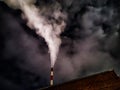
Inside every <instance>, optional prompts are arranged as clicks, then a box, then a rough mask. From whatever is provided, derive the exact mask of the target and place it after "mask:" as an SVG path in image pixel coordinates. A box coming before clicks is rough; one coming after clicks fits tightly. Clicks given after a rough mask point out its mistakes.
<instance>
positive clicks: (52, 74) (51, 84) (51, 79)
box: [50, 67, 54, 86]
mask: <svg viewBox="0 0 120 90" xmlns="http://www.w3.org/2000/svg"><path fill="white" fill-rule="evenodd" d="M53 76H54V73H53V67H51V71H50V86H53Z"/></svg>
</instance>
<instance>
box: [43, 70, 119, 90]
mask: <svg viewBox="0 0 120 90" xmlns="http://www.w3.org/2000/svg"><path fill="white" fill-rule="evenodd" d="M42 90H120V78H119V77H118V76H117V75H116V73H115V72H114V71H107V72H103V73H99V74H96V75H93V76H88V77H85V78H82V79H77V80H73V81H70V82H66V83H63V84H60V85H55V86H50V87H47V88H44V89H42Z"/></svg>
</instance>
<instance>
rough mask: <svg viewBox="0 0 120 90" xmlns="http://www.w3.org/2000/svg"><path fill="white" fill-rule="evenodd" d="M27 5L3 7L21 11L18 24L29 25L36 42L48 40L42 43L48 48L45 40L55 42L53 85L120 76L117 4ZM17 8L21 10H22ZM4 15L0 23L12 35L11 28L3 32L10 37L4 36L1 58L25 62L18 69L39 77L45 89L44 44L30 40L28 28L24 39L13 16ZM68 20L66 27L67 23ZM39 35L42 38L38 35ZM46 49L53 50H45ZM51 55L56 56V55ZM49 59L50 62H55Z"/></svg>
mask: <svg viewBox="0 0 120 90" xmlns="http://www.w3.org/2000/svg"><path fill="white" fill-rule="evenodd" d="M18 1H19V0H18ZM29 1H30V0H28V1H23V2H22V3H21V2H17V0H16V1H14V0H13V1H12V0H6V1H5V2H6V3H7V2H9V3H8V5H9V6H10V7H12V8H14V9H18V8H19V9H21V10H22V18H23V19H25V20H27V25H28V26H29V27H30V28H31V29H32V30H34V29H35V32H36V33H37V34H38V35H39V36H42V37H43V38H47V39H45V40H46V42H49V41H48V37H47V36H49V35H50V36H52V38H51V39H49V40H52V41H50V43H52V44H54V43H56V42H57V41H58V42H59V43H58V42H57V43H58V44H57V45H56V44H55V48H57V49H56V50H58V46H60V44H61V46H60V50H59V54H58V57H57V59H58V60H57V61H56V64H55V66H54V67H55V69H54V70H55V72H54V73H55V74H54V75H55V78H54V80H55V81H54V83H55V84H59V83H63V82H66V81H69V80H72V79H75V78H81V77H85V76H88V75H91V74H95V73H98V72H103V71H108V70H112V69H114V70H115V71H116V73H117V74H118V75H120V69H119V68H120V66H119V64H120V55H119V53H120V48H119V46H120V45H119V44H120V43H119V42H120V24H119V23H120V19H119V16H120V13H119V0H57V1H58V2H59V3H58V2H56V1H54V0H51V1H53V3H52V4H51V2H49V3H45V2H44V1H46V2H48V1H47V0H44V1H42V0H37V4H36V2H34V1H30V2H29ZM10 2H11V4H10ZM12 2H15V3H16V4H13V3H12ZM115 2H117V4H115ZM17 3H18V5H17ZM12 4H13V5H12ZM21 5H22V7H20V6H21ZM63 11H64V12H65V13H64V12H63ZM15 12H17V11H15ZM9 13H12V12H9ZM28 14H29V15H28ZM66 14H67V17H66ZM1 15H2V14H1ZM7 15H8V14H7ZM7 15H3V16H4V19H5V20H1V21H3V22H4V21H6V24H5V25H6V27H8V26H7V25H9V26H12V28H11V29H12V30H8V29H9V28H10V27H8V28H7V29H6V28H5V29H3V30H1V31H3V32H5V31H4V30H6V31H7V32H8V31H9V32H10V35H9V34H8V33H7V32H6V33H5V35H4V37H6V36H7V37H6V38H7V39H8V41H7V40H6V41H5V49H4V48H3V49H4V53H3V54H4V55H5V56H4V57H5V58H11V57H17V58H19V59H20V60H23V61H24V64H23V63H20V62H17V64H18V65H19V66H20V67H21V68H24V69H27V70H29V71H32V72H34V73H36V74H37V75H39V76H41V77H42V78H43V79H42V80H43V82H44V81H46V82H47V84H46V82H44V83H45V84H44V85H46V86H47V85H49V68H50V67H49V64H50V62H49V54H48V52H47V46H46V43H45V42H44V40H43V39H41V38H40V37H39V39H38V37H37V36H34V35H33V32H34V31H33V32H32V35H31V34H29V33H30V32H31V31H28V30H31V29H30V28H29V29H28V30H26V31H28V32H27V33H26V32H25V31H24V30H25V29H26V28H25V27H22V26H21V25H16V24H20V22H19V20H18V21H16V22H15V20H16V17H17V16H14V19H13V18H12V19H9V18H10V17H9V16H7ZM33 16H35V17H33ZM59 16H60V17H59ZM66 18H67V22H65V20H66ZM7 21H8V22H7ZM20 21H22V20H20ZM22 22H25V21H22ZM13 24H15V26H14V25H13ZM65 26H66V28H65V30H64V29H63V28H64V27H65ZM13 27H14V30H13ZM21 27H22V28H21ZM15 29H17V30H15ZM42 30H43V31H45V33H42ZM61 30H62V31H61ZM63 31H64V32H63ZM46 32H47V33H46ZM19 33H20V34H19ZM60 34H61V35H60ZM14 35H16V36H14ZM35 35H36V34H35ZM0 36H1V35H0ZM50 36H49V37H50ZM9 37H11V38H9ZM18 37H19V38H18ZM60 37H61V40H62V43H61V40H60ZM9 39H10V40H9ZM54 39H55V40H54ZM53 41H55V42H53ZM18 42H19V43H18ZM20 42H21V43H20ZM47 44H48V43H47ZM52 44H50V45H52ZM48 47H49V48H50V47H51V46H49V44H48ZM55 48H52V50H54V49H55ZM16 49H17V51H16ZM50 50H51V49H50ZM54 52H56V54H57V53H58V51H54ZM6 53H7V54H6ZM51 54H52V53H51ZM54 55H55V54H54ZM51 56H53V54H52V55H51ZM53 57H54V59H53V61H54V60H55V59H56V56H53ZM53 57H52V58H53ZM16 60H17V59H16ZM18 61H19V60H18ZM53 63H54V62H53ZM41 85H42V84H41Z"/></svg>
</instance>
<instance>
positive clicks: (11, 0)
mask: <svg viewBox="0 0 120 90" xmlns="http://www.w3.org/2000/svg"><path fill="white" fill-rule="evenodd" d="M4 2H5V3H7V5H8V6H10V7H12V8H14V9H20V10H22V12H23V15H22V16H23V17H24V18H25V19H27V21H28V22H27V25H28V26H29V27H30V28H31V29H35V30H36V33H37V34H38V35H39V36H42V37H43V38H44V39H45V41H46V43H47V45H48V48H49V52H50V57H51V67H54V64H55V61H56V59H57V54H58V51H59V47H60V44H61V39H60V36H59V35H60V34H61V32H62V31H63V30H64V28H65V25H66V24H65V19H66V15H65V14H63V12H61V11H60V6H59V5H58V6H59V7H58V8H55V9H53V11H51V12H52V13H50V14H49V13H48V12H47V11H46V10H47V9H48V8H46V7H43V8H40V9H39V8H37V7H36V6H35V5H34V3H35V0H5V1H4ZM57 4H58V3H57ZM44 13H47V15H48V16H44V15H43V14H44Z"/></svg>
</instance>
